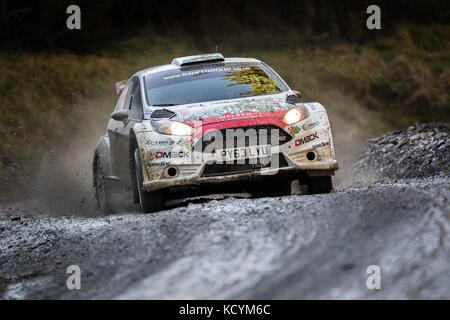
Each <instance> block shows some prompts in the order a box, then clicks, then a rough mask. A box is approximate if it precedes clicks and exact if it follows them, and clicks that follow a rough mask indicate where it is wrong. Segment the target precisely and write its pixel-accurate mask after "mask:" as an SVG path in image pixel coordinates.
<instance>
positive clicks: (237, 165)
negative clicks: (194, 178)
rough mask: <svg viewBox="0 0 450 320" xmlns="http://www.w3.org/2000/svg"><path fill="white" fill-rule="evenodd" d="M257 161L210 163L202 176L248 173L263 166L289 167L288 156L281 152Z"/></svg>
mask: <svg viewBox="0 0 450 320" xmlns="http://www.w3.org/2000/svg"><path fill="white" fill-rule="evenodd" d="M275 157H278V164H277V163H276V162H274V161H273V160H276V158H275ZM256 160H257V162H256V163H250V160H248V159H247V160H245V163H241V162H243V161H242V160H241V161H240V162H238V161H233V162H232V163H228V162H227V163H210V164H207V165H206V166H205V170H204V171H203V174H202V177H214V176H224V175H230V174H238V173H246V172H252V171H257V170H260V169H263V168H269V167H271V166H273V168H274V169H275V168H277V167H278V168H286V167H289V164H288V163H287V161H286V158H285V157H284V156H283V154H281V153H277V154H274V155H273V156H272V157H269V158H262V159H256Z"/></svg>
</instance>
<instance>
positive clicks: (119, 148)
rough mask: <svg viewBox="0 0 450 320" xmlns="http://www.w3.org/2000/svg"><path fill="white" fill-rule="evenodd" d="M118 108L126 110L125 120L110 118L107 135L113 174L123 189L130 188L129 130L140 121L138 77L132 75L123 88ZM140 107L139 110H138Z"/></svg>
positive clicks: (140, 104)
mask: <svg viewBox="0 0 450 320" xmlns="http://www.w3.org/2000/svg"><path fill="white" fill-rule="evenodd" d="M118 104H119V105H118V110H128V112H129V116H128V120H126V121H116V120H114V119H111V121H110V125H108V135H109V139H110V146H111V156H112V165H113V170H114V174H115V175H116V176H117V177H118V178H119V179H120V180H121V182H122V185H123V187H124V188H125V189H128V188H131V187H132V183H131V175H130V151H129V142H130V131H131V128H132V127H133V126H134V124H135V123H136V122H138V121H142V114H143V112H142V99H141V94H140V85H139V79H138V78H137V77H134V78H133V79H132V80H131V81H130V82H129V84H127V86H125V88H124V89H123V96H121V98H120V99H119V102H118ZM139 109H140V111H139Z"/></svg>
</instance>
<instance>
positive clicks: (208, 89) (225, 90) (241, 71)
mask: <svg viewBox="0 0 450 320" xmlns="http://www.w3.org/2000/svg"><path fill="white" fill-rule="evenodd" d="M145 88H146V92H145V93H146V99H147V104H148V105H150V106H161V107H164V106H174V105H180V104H189V103H197V102H205V101H214V100H226V99H236V98H243V97H252V96H259V95H267V94H275V93H280V92H284V91H287V90H288V88H287V87H286V85H285V84H284V83H283V81H282V80H281V79H280V77H279V76H277V75H276V74H275V73H274V72H273V71H272V70H271V69H270V68H267V67H266V66H264V65H263V64H260V63H227V64H224V63H221V64H214V65H207V66H195V67H183V68H179V69H178V68H177V69H173V70H167V71H161V72H157V73H154V74H149V75H146V76H145Z"/></svg>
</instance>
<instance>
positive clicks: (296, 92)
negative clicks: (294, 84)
mask: <svg viewBox="0 0 450 320" xmlns="http://www.w3.org/2000/svg"><path fill="white" fill-rule="evenodd" d="M292 91H293V92H294V93H295V95H296V96H297V97H298V98H299V99H301V98H302V93H301V92H300V91H297V90H292Z"/></svg>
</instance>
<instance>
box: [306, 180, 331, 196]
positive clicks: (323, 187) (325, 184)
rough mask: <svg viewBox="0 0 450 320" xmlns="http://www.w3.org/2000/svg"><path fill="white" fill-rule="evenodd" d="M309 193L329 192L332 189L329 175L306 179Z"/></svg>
mask: <svg viewBox="0 0 450 320" xmlns="http://www.w3.org/2000/svg"><path fill="white" fill-rule="evenodd" d="M308 189H309V194H319V193H330V192H331V190H332V189H333V183H332V181H331V176H324V177H310V178H309V179H308Z"/></svg>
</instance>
